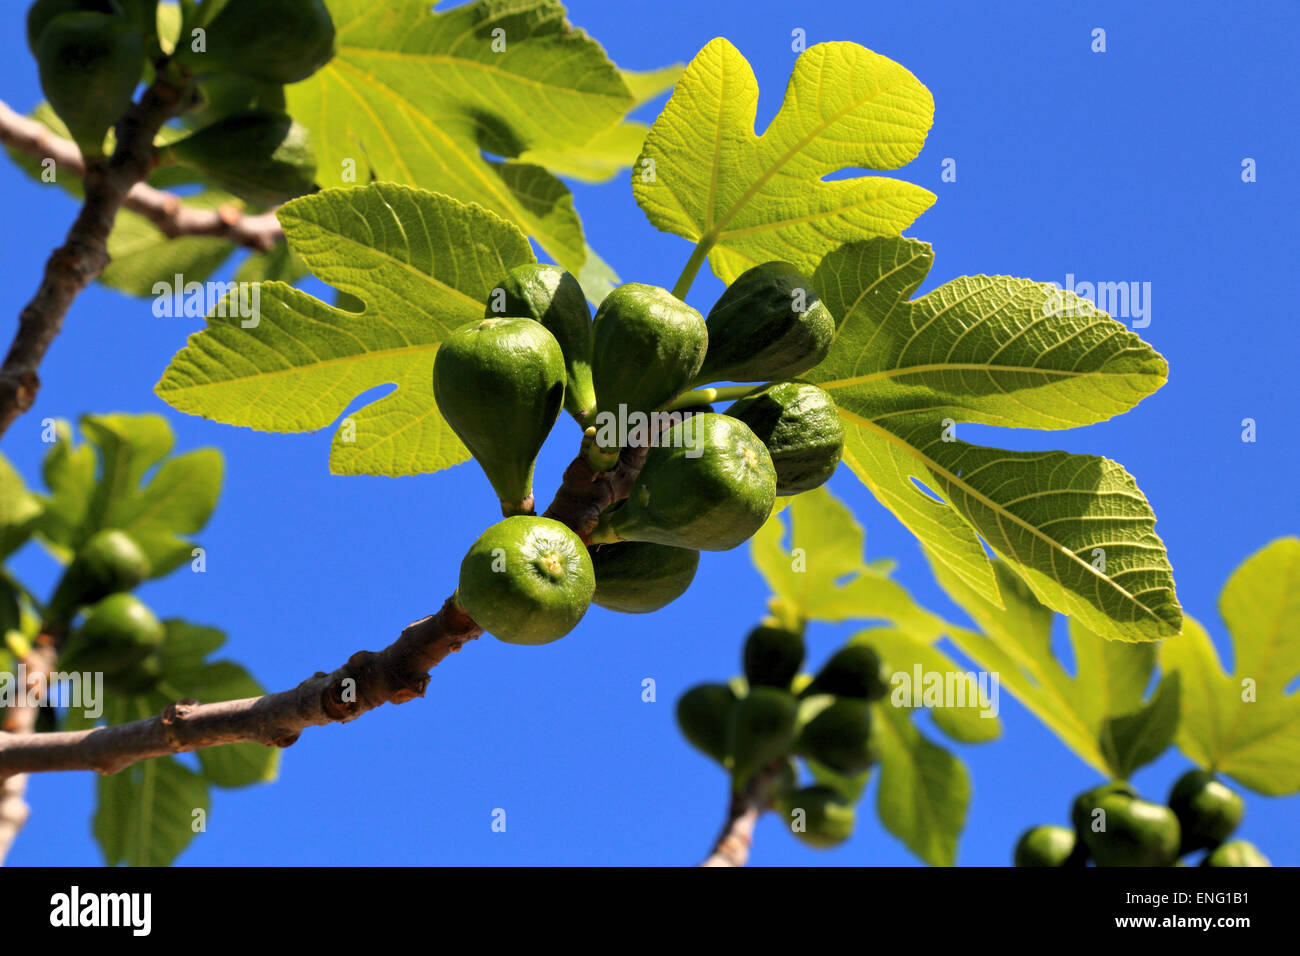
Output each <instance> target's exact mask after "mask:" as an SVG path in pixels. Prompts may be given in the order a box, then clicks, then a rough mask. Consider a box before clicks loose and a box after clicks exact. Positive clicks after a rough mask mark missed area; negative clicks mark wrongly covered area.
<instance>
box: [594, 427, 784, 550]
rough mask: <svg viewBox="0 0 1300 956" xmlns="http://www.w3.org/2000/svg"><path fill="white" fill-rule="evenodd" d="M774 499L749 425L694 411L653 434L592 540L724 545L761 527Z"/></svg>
mask: <svg viewBox="0 0 1300 956" xmlns="http://www.w3.org/2000/svg"><path fill="white" fill-rule="evenodd" d="M775 501H776V472H775V470H773V468H772V459H771V456H770V455H768V453H767V449H766V448H764V447H763V443H762V442H761V441H759V440H758V438H757V437H756V436H755V435H754V433H753V432H752V431H750V430H749V426H748V425H746V424H744V423H743V422H740V421H737V420H736V419H734V418H728V417H727V416H725V415H716V414H703V415H695V416H692V417H691V418H688V419H686V420H685V421H682V422H679V423H678V424H676V425H673V426H672V427H671V428H668V429H667V430H665V431H663V432H661V433H660V434H659V439H658V444H656V445H655V446H654V447H653V448H651V449H650V451H649V453H648V454H647V455H646V461H645V465H644V467H642V469H641V473H640V474H639V475H638V476H637V479H636V482H635V483H634V484H633V486H632V491H631V493H630V494H629V495H628V499H627V500H626V501H625V502H623V503H622V504H620V505H618V506H617V507H615V508H612V509H610V510H609V511H607V512H605V514H604V515H603V516H602V517H601V522H600V524H599V525H598V526H597V528H596V529H595V531H593V532H592V535H591V540H592V541H593V542H597V543H601V542H606V541H620V540H621V541H653V542H655V543H657V544H667V545H671V546H673V547H676V548H691V549H694V550H696V551H727V550H729V549H731V548H734V547H736V545H738V544H741V543H742V542H744V541H746V540H748V539H749V538H750V537H751V536H752V535H753V534H754V532H755V531H757V530H758V529H759V528H760V527H762V525H763V522H765V521H766V520H767V518H768V516H769V515H770V514H771V513H772V506H773V504H774V503H775Z"/></svg>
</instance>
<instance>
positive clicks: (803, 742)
mask: <svg viewBox="0 0 1300 956" xmlns="http://www.w3.org/2000/svg"><path fill="white" fill-rule="evenodd" d="M796 749H797V750H798V752H799V753H800V754H802V755H804V756H807V757H811V758H812V759H813V760H816V761H817V762H818V763H820V764H822V765H824V766H826V767H829V768H830V769H831V770H833V771H835V772H836V773H838V774H843V775H845V776H854V775H856V774H860V773H865V772H866V771H867V770H870V769H871V767H872V765H874V764H875V763H876V762H877V761H878V759H879V755H878V753H877V751H876V747H875V745H874V743H873V742H872V740H871V705H870V704H868V703H867V702H866V701H865V700H847V699H842V700H836V701H834V702H833V703H831V704H830V705H829V706H827V707H825V708H823V709H822V710H821V712H820V713H818V714H817V716H815V717H813V718H812V719H811V720H810V721H808V723H807V724H806V725H805V726H804V727H803V729H802V730H801V731H800V733H799V740H798V743H797V745H796Z"/></svg>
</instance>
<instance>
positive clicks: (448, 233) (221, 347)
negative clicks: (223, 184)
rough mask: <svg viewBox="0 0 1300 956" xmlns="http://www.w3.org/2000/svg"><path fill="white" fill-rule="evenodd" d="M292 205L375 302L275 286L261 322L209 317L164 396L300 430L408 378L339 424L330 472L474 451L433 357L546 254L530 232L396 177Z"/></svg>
mask: <svg viewBox="0 0 1300 956" xmlns="http://www.w3.org/2000/svg"><path fill="white" fill-rule="evenodd" d="M279 216H280V221H281V222H282V223H283V225H284V231H285V236H286V237H287V239H288V241H289V244H290V246H291V247H292V248H293V250H294V251H295V252H296V253H297V254H298V255H299V256H301V257H302V259H303V261H304V262H305V263H306V264H307V266H308V267H309V268H310V269H311V270H312V272H313V273H314V274H315V275H316V276H317V277H318V278H320V279H322V280H323V281H325V282H328V283H331V284H333V285H334V286H336V287H337V288H339V289H341V290H342V291H343V292H346V293H348V294H350V295H353V296H355V297H357V298H358V299H359V300H361V301H362V302H364V303H365V309H364V311H362V312H361V313H360V314H354V313H351V312H345V311H340V310H339V309H337V308H334V307H333V306H330V305H327V304H326V303H324V302H322V301H321V300H320V299H317V298H314V297H313V296H310V295H308V294H306V293H305V292H300V291H299V290H297V289H294V288H292V287H290V286H287V285H284V284H283V283H280V282H268V283H264V284H262V285H260V286H258V287H257V288H258V289H260V293H259V298H260V303H261V305H260V313H259V316H258V319H257V322H256V324H255V325H253V326H251V327H247V328H246V327H244V324H243V323H244V321H246V320H242V319H240V318H239V317H238V315H230V316H227V317H225V318H222V317H220V316H219V315H212V316H209V318H208V327H207V329H206V331H203V332H199V333H197V334H196V335H192V336H190V339H189V344H188V345H187V346H186V347H185V348H184V349H182V350H181V351H180V352H179V353H178V354H177V355H176V356H175V357H174V358H173V359H172V362H171V364H170V365H169V366H168V367H167V371H166V372H165V373H164V374H163V377H162V380H161V381H160V382H159V383H158V385H157V386H156V388H155V391H156V392H157V394H158V395H159V397H161V398H162V399H163V400H164V401H166V402H167V403H168V404H170V405H171V406H172V407H174V408H176V409H178V410H180V411H183V412H187V413H189V414H192V415H202V416H204V417H205V418H212V419H215V420H217V421H220V422H225V423H227V424H231V425H244V426H247V427H250V428H256V429H259V430H262V431H278V432H300V431H312V430H315V429H318V428H323V427H325V426H326V425H328V424H330V422H332V421H333V420H334V419H335V418H337V417H338V415H339V413H340V412H342V411H343V409H344V408H345V407H347V405H348V403H349V402H351V401H352V399H354V398H355V397H356V396H357V395H358V394H359V393H361V392H363V391H366V390H367V389H370V388H373V387H375V386H380V385H391V384H396V385H397V389H396V390H395V391H393V392H391V393H390V394H388V395H386V396H384V397H383V398H380V399H378V400H376V401H373V402H372V403H371V404H369V405H367V406H365V407H364V408H361V409H359V410H357V411H356V412H353V413H352V415H351V416H350V418H349V419H348V421H347V422H345V423H344V425H343V426H342V427H341V428H340V430H339V432H338V433H337V434H336V435H335V438H334V443H333V446H332V449H331V452H330V468H331V470H332V471H333V472H335V473H336V474H377V475H412V474H421V473H424V472H431V471H438V470H440V469H442V468H447V467H450V466H451V465H454V464H456V463H457V462H461V461H464V460H465V459H467V458H468V457H469V454H468V452H467V451H466V450H465V447H464V446H463V445H462V444H461V443H460V440H459V439H457V438H456V436H455V434H454V433H453V432H452V430H451V428H450V426H448V425H447V423H446V422H445V421H444V420H443V418H442V416H441V415H440V414H439V413H438V408H437V405H436V404H435V403H434V400H433V384H432V383H433V359H434V354H435V353H436V351H437V349H438V345H439V343H441V342H442V340H443V339H444V338H445V337H446V336H447V335H448V334H450V333H451V332H452V331H454V330H455V329H457V328H459V327H460V326H462V325H465V324H467V323H469V322H471V321H474V320H475V319H479V318H482V315H483V303H484V302H486V301H487V297H488V294H489V293H490V292H491V290H492V288H493V287H494V285H495V283H496V282H497V281H499V280H500V279H501V277H502V276H504V275H505V274H506V273H507V272H508V271H509V270H510V269H511V268H512V267H514V266H516V265H519V264H521V263H524V262H531V261H533V254H532V250H531V248H530V247H529V244H528V240H527V239H526V238H525V237H524V236H523V234H522V233H520V232H519V230H518V229H517V228H515V227H514V226H513V225H511V224H510V223H508V222H506V221H505V220H503V219H501V218H499V217H498V216H496V215H494V214H492V213H490V212H488V211H487V210H485V209H482V208H480V207H478V206H474V205H466V204H464V203H461V202H458V201H456V200H454V199H452V198H450V197H448V196H442V195H439V194H437V193H430V192H425V191H424V190H421V189H413V188H411V187H409V186H399V185H395V184H392V183H375V184H373V185H370V186H365V187H362V188H360V189H327V190H324V191H322V192H320V193H317V194H316V195H314V196H304V197H302V198H301V199H295V200H293V201H292V202H289V203H286V204H285V205H284V206H282V207H280V212H279ZM229 311H231V310H227V312H229Z"/></svg>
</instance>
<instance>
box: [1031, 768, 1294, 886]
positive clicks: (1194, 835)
mask: <svg viewBox="0 0 1300 956" xmlns="http://www.w3.org/2000/svg"><path fill="white" fill-rule="evenodd" d="M1245 812H1246V806H1245V803H1244V802H1243V801H1242V799H1241V794H1239V793H1237V792H1236V791H1234V790H1233V789H1232V788H1231V787H1229V786H1227V785H1226V784H1224V783H1223V781H1221V780H1219V779H1218V778H1217V777H1215V775H1214V774H1213V773H1211V772H1210V771H1208V770H1201V769H1196V770H1189V771H1188V772H1187V773H1185V774H1183V775H1182V776H1181V777H1179V778H1178V780H1176V781H1175V782H1174V785H1173V787H1172V788H1171V789H1170V791H1169V799H1168V800H1167V801H1166V802H1165V803H1163V804H1160V803H1154V802H1151V801H1148V800H1143V799H1142V798H1141V797H1139V796H1138V792H1137V790H1135V789H1134V788H1133V786H1132V784H1130V783H1129V782H1128V781H1126V780H1112V781H1110V782H1108V783H1104V784H1102V785H1101V786H1099V787H1095V788H1094V789H1092V790H1088V791H1085V792H1084V793H1081V794H1079V796H1077V797H1076V798H1075V800H1074V804H1073V806H1072V807H1071V810H1070V819H1071V823H1072V824H1073V826H1070V827H1063V826H1057V825H1054V824H1045V825H1043V826H1036V827H1032V828H1031V829H1029V830H1026V831H1025V832H1024V834H1022V835H1021V837H1020V840H1019V841H1018V842H1017V843H1016V849H1015V857H1014V860H1015V865H1016V866H1085V865H1087V863H1088V861H1089V860H1091V861H1092V862H1093V863H1094V864H1095V865H1097V866H1183V865H1185V864H1184V862H1183V858H1184V857H1186V856H1188V855H1189V854H1194V853H1197V852H1200V851H1204V855H1203V856H1202V857H1201V861H1200V865H1201V866H1215V867H1220V866H1269V865H1270V864H1269V861H1268V858H1267V857H1265V856H1264V854H1263V853H1261V852H1260V851H1259V849H1258V848H1257V847H1256V846H1255V845H1254V844H1253V843H1250V842H1248V841H1246V840H1230V839H1228V838H1229V837H1230V836H1232V834H1233V832H1234V831H1236V829H1237V827H1239V826H1240V825H1241V819H1242V817H1243V816H1244V815H1245Z"/></svg>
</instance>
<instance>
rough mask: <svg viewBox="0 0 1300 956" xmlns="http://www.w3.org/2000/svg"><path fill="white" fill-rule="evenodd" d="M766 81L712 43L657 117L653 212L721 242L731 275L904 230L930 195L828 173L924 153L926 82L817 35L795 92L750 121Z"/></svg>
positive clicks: (803, 261) (929, 108)
mask: <svg viewBox="0 0 1300 956" xmlns="http://www.w3.org/2000/svg"><path fill="white" fill-rule="evenodd" d="M757 107H758V82H757V81H756V80H755V78H754V73H753V70H751V69H750V66H749V63H748V62H747V61H746V60H745V58H744V56H742V55H741V53H740V51H739V50H737V49H736V48H735V47H734V46H732V45H731V44H730V43H729V42H727V41H726V40H724V39H722V38H718V39H715V40H712V41H710V42H709V44H708V45H707V46H705V47H704V49H702V50H701V51H700V52H699V53H698V54H697V55H696V57H695V59H693V60H692V61H691V63H690V65H689V66H688V67H687V68H686V72H685V73H683V74H682V77H681V79H680V80H678V81H677V85H676V88H675V89H674V90H673V95H672V97H671V98H670V99H669V100H668V105H667V106H666V107H664V110H663V112H662V113H661V114H660V115H659V118H658V119H657V120H656V121H655V123H654V125H653V126H652V127H651V128H650V133H649V135H648V136H647V137H646V141H645V145H644V147H643V148H642V150H641V155H640V157H639V158H638V160H637V163H636V166H635V167H634V168H633V170H632V188H633V192H634V193H635V195H636V200H637V203H638V204H639V205H640V206H641V209H642V210H643V211H644V212H645V214H646V216H647V218H649V220H650V222H651V223H653V224H654V225H655V226H658V227H659V228H660V229H662V230H664V231H665V232H672V233H676V234H677V235H679V236H684V237H685V238H687V239H689V240H691V241H692V242H696V243H699V244H702V245H703V246H704V247H705V248H709V249H711V250H712V251H711V252H710V253H709V263H710V265H711V266H712V267H713V272H714V274H715V275H717V276H718V277H719V278H720V279H722V280H723V281H724V282H728V283H730V282H731V281H732V280H733V279H735V278H736V276H738V275H740V273H742V272H744V271H745V270H746V269H748V268H750V267H751V266H755V265H758V264H759V263H762V262H767V261H769V260H772V259H782V260H785V261H787V262H791V263H793V264H794V265H796V266H799V267H801V268H805V269H807V270H809V271H811V270H812V268H813V267H814V266H815V265H816V264H817V263H818V261H819V260H820V259H821V258H822V256H824V255H825V254H826V253H827V252H829V251H830V250H831V249H833V248H835V247H836V246H837V245H839V244H840V243H842V242H847V241H849V240H851V239H860V238H862V237H864V236H880V235H896V234H898V233H899V232H901V231H902V230H903V229H905V228H906V227H907V226H909V225H910V224H911V223H912V221H913V220H915V219H916V217H917V216H919V215H920V214H921V213H923V212H924V211H925V210H926V209H928V208H929V207H930V205H931V204H932V203H933V202H934V199H935V197H934V194H933V193H930V192H929V191H928V190H925V189H922V188H921V187H919V186H914V185H912V184H911V183H907V182H902V181H900V180H896V179H888V178H885V177H882V176H866V177H858V178H853V179H837V180H834V181H825V180H824V177H825V176H827V175H828V174H830V173H834V172H838V171H840V170H843V169H846V168H852V167H861V168H865V169H897V168H899V167H900V166H904V165H906V164H907V163H909V162H911V161H912V160H913V159H915V158H916V156H917V154H918V153H919V152H920V151H921V147H922V145H923V144H924V143H925V136H926V133H927V132H928V131H929V129H930V124H931V122H932V120H933V117H934V101H933V99H932V98H931V96H930V92H929V90H927V89H926V88H925V87H924V86H923V85H922V84H921V82H920V81H919V80H917V79H916V77H914V76H913V75H912V74H911V73H909V72H908V71H907V70H905V69H904V68H903V67H901V66H899V65H898V64H897V63H895V62H893V61H892V60H889V59H886V58H885V57H883V56H880V55H878V54H876V53H872V52H871V51H870V50H868V49H866V48H864V47H861V46H858V45H857V44H855V43H819V44H817V45H816V46H812V47H809V48H808V49H807V50H806V51H805V52H804V53H802V54H801V55H800V56H799V58H798V59H797V60H796V61H795V65H794V71H793V73H792V74H791V77H790V85H789V86H788V87H787V89H786V94H785V100H784V102H783V103H782V105H781V110H780V112H779V113H777V115H776V118H775V119H774V120H772V123H771V124H770V125H769V126H768V128H767V129H766V130H765V131H764V133H763V135H762V136H758V135H756V134H755V132H754V123H755V120H756V118H757Z"/></svg>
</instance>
